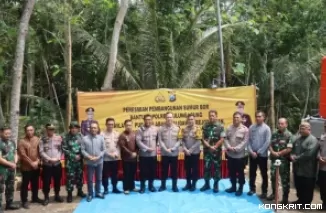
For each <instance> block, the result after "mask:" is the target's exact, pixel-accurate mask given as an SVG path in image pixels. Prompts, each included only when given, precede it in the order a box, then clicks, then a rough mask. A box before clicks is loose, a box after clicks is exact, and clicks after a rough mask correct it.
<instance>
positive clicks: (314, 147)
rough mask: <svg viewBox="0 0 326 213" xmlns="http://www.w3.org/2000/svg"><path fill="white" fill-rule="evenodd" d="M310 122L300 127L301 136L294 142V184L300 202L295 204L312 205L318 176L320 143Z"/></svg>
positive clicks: (291, 157)
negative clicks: (312, 131) (312, 130)
mask: <svg viewBox="0 0 326 213" xmlns="http://www.w3.org/2000/svg"><path fill="white" fill-rule="evenodd" d="M310 128H311V126H310V124H309V123H308V122H302V123H301V125H300V136H298V137H296V138H295V139H294V140H293V148H292V153H291V156H290V159H291V161H292V162H293V174H294V184H295V188H296V190H297V197H298V200H297V201H295V202H294V204H302V205H306V204H311V201H312V199H313V196H314V188H315V183H316V175H317V154H318V150H319V143H318V140H317V138H315V137H314V136H313V135H312V134H311V129H310Z"/></svg>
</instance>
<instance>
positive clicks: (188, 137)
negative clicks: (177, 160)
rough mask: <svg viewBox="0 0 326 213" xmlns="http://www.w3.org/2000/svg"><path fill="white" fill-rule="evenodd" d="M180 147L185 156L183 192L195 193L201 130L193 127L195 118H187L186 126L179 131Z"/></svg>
mask: <svg viewBox="0 0 326 213" xmlns="http://www.w3.org/2000/svg"><path fill="white" fill-rule="evenodd" d="M181 134H182V147H183V152H184V154H185V167H186V179H187V184H186V186H185V187H184V188H183V189H182V190H183V191H186V190H189V191H195V190H196V183H197V180H198V176H199V157H200V143H201V139H202V137H201V128H200V127H199V126H196V125H195V117H194V115H192V114H190V115H188V117H187V126H186V127H185V128H183V129H182V130H181Z"/></svg>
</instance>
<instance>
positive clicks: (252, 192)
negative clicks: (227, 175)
mask: <svg viewBox="0 0 326 213" xmlns="http://www.w3.org/2000/svg"><path fill="white" fill-rule="evenodd" d="M254 194H256V192H255V191H253V190H250V191H249V192H248V193H247V195H249V196H253V195H254Z"/></svg>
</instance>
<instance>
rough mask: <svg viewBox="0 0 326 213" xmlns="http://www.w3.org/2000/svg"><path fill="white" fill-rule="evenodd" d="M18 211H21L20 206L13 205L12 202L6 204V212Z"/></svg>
mask: <svg viewBox="0 0 326 213" xmlns="http://www.w3.org/2000/svg"><path fill="white" fill-rule="evenodd" d="M17 209H20V206H19V205H15V204H13V203H12V201H9V202H7V203H6V210H17Z"/></svg>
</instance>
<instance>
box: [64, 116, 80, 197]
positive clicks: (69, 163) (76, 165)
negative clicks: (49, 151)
mask: <svg viewBox="0 0 326 213" xmlns="http://www.w3.org/2000/svg"><path fill="white" fill-rule="evenodd" d="M79 130H80V126H79V124H78V122H71V123H70V125H69V132H68V134H67V135H66V136H65V138H64V142H63V146H62V150H63V152H64V154H65V163H66V174H67V180H66V189H67V192H68V196H67V202H68V203H71V202H72V191H73V190H74V182H75V183H76V187H77V190H78V191H77V196H79V197H81V198H84V197H86V195H85V193H84V192H83V169H84V168H83V166H84V165H83V156H82V153H81V143H82V135H81V134H80V133H79Z"/></svg>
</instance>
